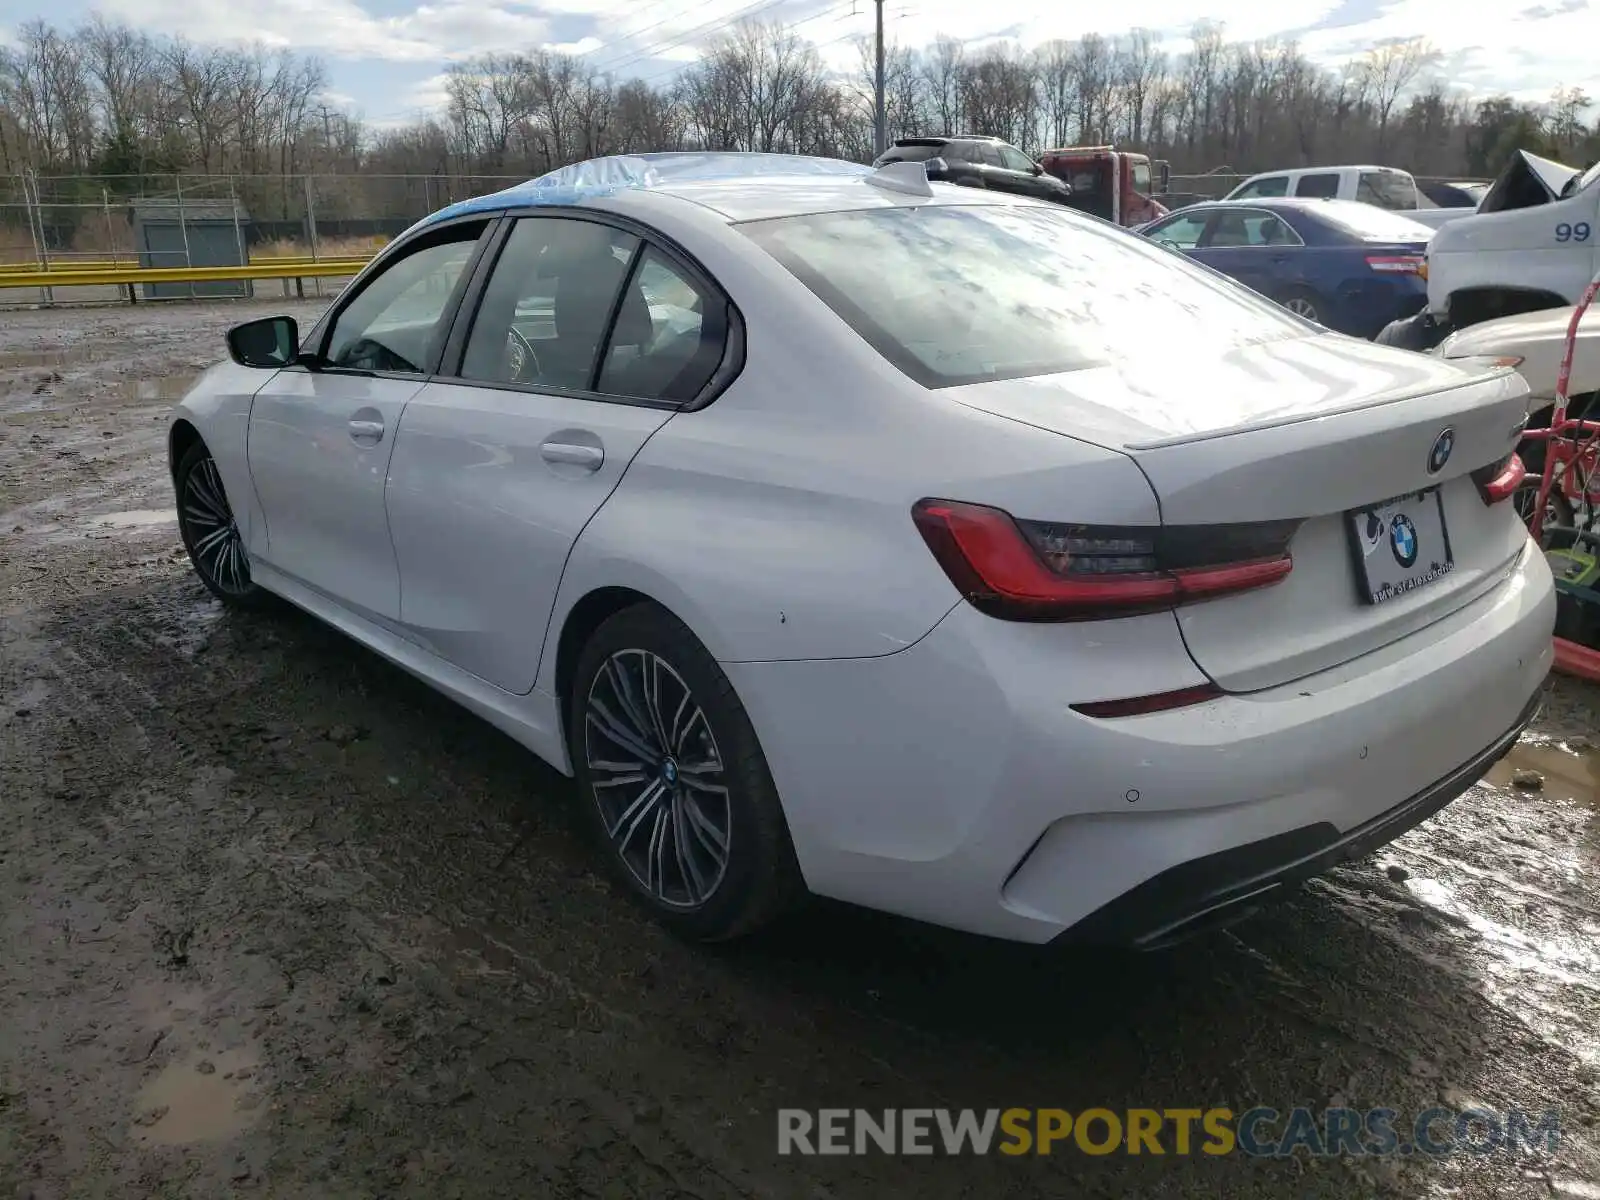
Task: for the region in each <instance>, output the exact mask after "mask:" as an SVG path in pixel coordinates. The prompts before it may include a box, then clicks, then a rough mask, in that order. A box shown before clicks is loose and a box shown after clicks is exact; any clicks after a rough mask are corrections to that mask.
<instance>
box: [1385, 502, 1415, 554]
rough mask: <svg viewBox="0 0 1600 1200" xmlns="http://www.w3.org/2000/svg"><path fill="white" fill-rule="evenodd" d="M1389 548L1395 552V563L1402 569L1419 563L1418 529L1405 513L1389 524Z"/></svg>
mask: <svg viewBox="0 0 1600 1200" xmlns="http://www.w3.org/2000/svg"><path fill="white" fill-rule="evenodd" d="M1389 548H1390V549H1391V550H1393V551H1394V560H1395V562H1397V563H1399V564H1400V565H1401V566H1402V567H1409V566H1411V564H1413V563H1414V562H1416V561H1417V527H1416V526H1415V525H1413V524H1412V523H1411V518H1410V517H1408V516H1406V515H1405V513H1399V514H1398V515H1396V517H1395V518H1394V520H1392V521H1390V522H1389Z"/></svg>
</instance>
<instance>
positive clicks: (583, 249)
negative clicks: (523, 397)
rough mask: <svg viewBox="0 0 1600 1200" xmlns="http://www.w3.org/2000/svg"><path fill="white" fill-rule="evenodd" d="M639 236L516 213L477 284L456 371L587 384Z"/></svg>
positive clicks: (491, 378)
mask: <svg viewBox="0 0 1600 1200" xmlns="http://www.w3.org/2000/svg"><path fill="white" fill-rule="evenodd" d="M638 244H639V239H638V238H636V237H634V236H633V235H632V234H629V233H624V232H623V231H622V230H620V229H613V228H611V227H610V226H608V225H601V224H599V223H598V222H595V221H579V220H572V219H568V218H562V217H528V218H525V219H523V220H520V221H518V222H517V225H516V228H515V229H513V230H512V231H511V236H510V238H508V239H507V240H506V244H505V249H504V250H502V251H501V252H500V258H499V260H498V261H497V262H496V263H495V267H494V274H493V275H491V276H490V278H489V285H488V287H486V288H485V289H484V293H483V302H482V303H481V304H480V305H479V306H478V315H477V317H476V319H475V320H474V321H473V323H472V333H471V335H470V336H469V337H468V338H467V352H466V357H465V359H464V360H463V361H462V363H461V376H462V378H463V379H475V380H481V381H483V382H485V383H516V384H529V385H533V386H538V387H551V388H562V389H564V390H569V391H588V390H589V389H590V387H591V381H592V380H593V378H594V370H595V365H596V363H597V362H598V360H599V356H600V343H601V341H602V339H603V338H604V337H605V335H606V328H607V326H608V325H609V323H610V320H611V311H612V309H613V308H614V307H615V305H616V300H617V293H618V292H619V291H620V289H621V288H622V283H623V280H624V279H625V278H626V277H627V274H628V267H629V265H630V263H631V262H632V259H633V252H634V248H635V247H636V246H637V245H638Z"/></svg>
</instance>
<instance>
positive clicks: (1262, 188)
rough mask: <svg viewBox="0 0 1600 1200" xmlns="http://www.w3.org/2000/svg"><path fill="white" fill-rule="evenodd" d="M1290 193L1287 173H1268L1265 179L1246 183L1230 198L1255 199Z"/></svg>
mask: <svg viewBox="0 0 1600 1200" xmlns="http://www.w3.org/2000/svg"><path fill="white" fill-rule="evenodd" d="M1288 194H1289V177H1288V176H1287V175H1268V176H1267V177H1266V178H1265V179H1257V180H1254V181H1253V182H1251V183H1247V184H1245V185H1244V186H1243V187H1242V188H1240V189H1239V190H1238V191H1237V192H1235V193H1233V195H1231V196H1229V197H1228V199H1230V200H1255V199H1259V198H1261V197H1264V196H1287V195H1288Z"/></svg>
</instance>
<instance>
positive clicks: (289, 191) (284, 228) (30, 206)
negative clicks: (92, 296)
mask: <svg viewBox="0 0 1600 1200" xmlns="http://www.w3.org/2000/svg"><path fill="white" fill-rule="evenodd" d="M522 178H523V177H521V176H516V177H501V176H459V175H366V174H357V175H191V174H184V175H143V176H127V175H71V176H43V175H34V174H32V173H31V172H30V173H25V174H21V175H11V176H6V177H0V269H4V267H6V266H8V265H9V266H12V267H22V266H50V265H61V266H65V265H69V264H71V263H74V262H83V261H95V262H100V261H124V260H125V261H127V262H128V263H129V264H130V265H131V264H133V263H136V262H143V263H144V264H145V265H161V266H191V265H204V264H202V263H199V262H196V261H194V259H195V254H194V248H193V247H192V246H190V247H188V248H187V249H186V248H185V247H184V246H183V245H181V244H180V245H176V246H173V247H153V246H151V245H149V244H148V243H147V242H146V241H145V240H144V239H141V238H140V237H139V236H138V230H139V226H140V224H141V222H142V220H144V219H146V218H147V217H148V216H149V214H150V213H152V212H160V213H161V215H162V218H163V219H164V220H166V221H175V222H176V223H177V226H178V229H179V232H180V234H182V233H183V232H184V231H185V230H187V229H189V228H190V227H192V226H197V225H199V224H201V223H203V222H214V221H217V220H218V219H219V217H220V218H221V219H226V220H227V221H228V223H230V224H232V225H234V226H235V227H236V231H237V235H236V241H237V243H238V245H239V246H240V247H241V248H242V249H243V250H244V251H245V252H246V254H247V256H248V257H285V256H304V257H307V258H340V257H349V256H358V255H365V254H370V253H372V251H373V250H375V249H376V248H377V247H378V246H381V245H382V244H383V243H384V242H386V241H387V240H388V239H390V238H392V237H394V236H395V235H396V234H398V233H400V232H401V231H402V230H404V229H405V228H406V227H407V226H409V225H410V224H411V223H412V222H414V221H416V220H418V219H420V218H421V217H424V216H427V215H428V214H429V213H431V212H434V211H436V210H438V209H440V208H443V207H444V206H445V205H447V204H451V203H453V202H455V201H457V200H462V199H465V198H467V197H469V196H479V195H483V194H484V193H486V192H492V191H497V190H499V189H501V188H504V187H507V186H509V185H510V184H512V183H518V182H521V181H522ZM187 240H188V239H187V238H186V237H180V238H179V242H180V243H182V242H185V241H187Z"/></svg>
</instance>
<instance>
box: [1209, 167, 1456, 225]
mask: <svg viewBox="0 0 1600 1200" xmlns="http://www.w3.org/2000/svg"><path fill="white" fill-rule="evenodd" d="M1268 196H1302V197H1311V198H1314V199H1321V200H1360V201H1362V202H1363V203H1365V204H1375V205H1377V206H1378V207H1379V208H1387V209H1389V210H1390V211H1391V212H1397V213H1402V214H1403V215H1405V216H1407V217H1409V218H1410V219H1411V220H1413V221H1416V222H1417V223H1418V224H1420V225H1426V226H1428V227H1429V228H1430V229H1438V228H1439V227H1440V226H1441V225H1443V224H1445V223H1446V222H1448V221H1454V220H1456V219H1458V218H1460V217H1466V216H1471V215H1472V212H1473V210H1472V209H1471V208H1470V207H1465V206H1464V207H1460V208H1441V207H1439V205H1437V204H1435V203H1434V202H1433V201H1432V200H1430V199H1429V198H1428V197H1427V196H1426V195H1425V194H1424V193H1423V191H1422V190H1421V189H1420V188H1419V187H1417V181H1416V180H1415V179H1413V178H1412V176H1411V173H1410V172H1409V171H1402V170H1400V169H1399V168H1397V167H1374V166H1370V165H1367V166H1355V167H1300V168H1297V169H1295V170H1293V171H1267V172H1265V173H1263V174H1261V175H1252V176H1250V178H1249V179H1246V180H1245V181H1244V182H1243V183H1241V184H1240V185H1239V186H1238V187H1236V188H1234V189H1233V191H1231V192H1229V193H1228V194H1227V195H1226V196H1224V197H1223V199H1224V200H1257V199H1264V198H1266V197H1268Z"/></svg>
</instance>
